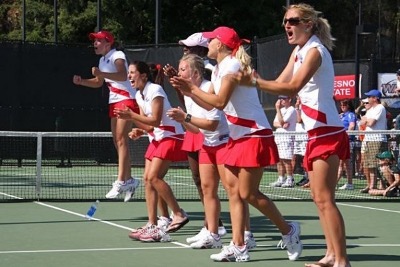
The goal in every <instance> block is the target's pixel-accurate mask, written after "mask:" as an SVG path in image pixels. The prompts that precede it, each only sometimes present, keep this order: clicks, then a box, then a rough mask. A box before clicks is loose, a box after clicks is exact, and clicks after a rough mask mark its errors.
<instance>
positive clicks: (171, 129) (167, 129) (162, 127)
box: [158, 125, 175, 133]
mask: <svg viewBox="0 0 400 267" xmlns="http://www.w3.org/2000/svg"><path fill="white" fill-rule="evenodd" d="M158 128H159V129H161V130H164V131H168V132H173V133H175V127H174V126H168V125H160V126H158Z"/></svg>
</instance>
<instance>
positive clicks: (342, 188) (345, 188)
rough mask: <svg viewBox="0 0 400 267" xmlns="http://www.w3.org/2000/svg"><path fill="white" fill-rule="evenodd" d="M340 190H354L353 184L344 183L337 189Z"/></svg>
mask: <svg viewBox="0 0 400 267" xmlns="http://www.w3.org/2000/svg"><path fill="white" fill-rule="evenodd" d="M339 189H340V190H354V185H353V184H348V183H345V184H344V185H342V186H341V187H339Z"/></svg>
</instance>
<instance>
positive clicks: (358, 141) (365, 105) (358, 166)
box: [354, 98, 370, 179]
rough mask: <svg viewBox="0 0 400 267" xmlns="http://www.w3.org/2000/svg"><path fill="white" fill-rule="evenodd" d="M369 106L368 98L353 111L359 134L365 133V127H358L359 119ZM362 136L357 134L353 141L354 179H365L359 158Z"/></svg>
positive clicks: (361, 101) (360, 158)
mask: <svg viewBox="0 0 400 267" xmlns="http://www.w3.org/2000/svg"><path fill="white" fill-rule="evenodd" d="M369 107H370V105H369V103H368V98H364V99H362V100H360V105H359V106H358V107H357V108H356V109H355V113H356V116H357V127H356V128H357V129H358V130H359V131H361V132H363V131H365V127H366V126H365V125H360V121H361V118H362V117H363V116H364V115H365V113H366V112H367V109H369ZM364 136H365V135H364V134H358V135H357V136H356V141H355V147H354V153H355V155H354V158H355V164H354V165H355V177H358V178H360V179H365V175H364V171H363V166H362V157H361V144H362V141H363V140H364Z"/></svg>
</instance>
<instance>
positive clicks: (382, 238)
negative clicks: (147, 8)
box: [0, 196, 400, 267]
mask: <svg viewBox="0 0 400 267" xmlns="http://www.w3.org/2000/svg"><path fill="white" fill-rule="evenodd" d="M15 197H18V196H15ZM91 203H92V202H40V201H39V202H9V203H2V204H0V213H1V217H0V233H1V240H2V242H1V244H0V266H30V267H35V266H50V265H53V266H54V265H56V266H61V267H62V266H178V267H179V266H188V264H190V265H191V266H210V265H218V264H221V263H214V262H212V261H211V260H210V259H209V256H210V254H213V253H217V252H218V251H219V250H218V249H203V250H194V249H192V248H190V247H189V246H188V244H186V241H185V240H186V238H187V237H189V236H192V235H195V234H196V233H197V232H198V231H199V230H200V229H201V227H202V224H203V211H202V206H201V204H200V202H199V201H181V206H182V207H183V208H184V209H185V210H186V211H187V212H188V214H189V217H190V222H189V223H188V224H187V225H186V226H185V227H183V228H182V229H181V230H179V231H178V232H176V233H173V234H171V237H172V242H168V243H143V242H140V241H132V240H130V239H129V238H128V233H129V232H130V230H131V229H132V228H136V227H140V226H143V225H144V224H145V223H146V222H147V213H146V205H145V202H144V201H142V200H132V201H131V202H128V203H124V202H122V200H119V201H109V202H105V201H101V202H100V204H99V206H98V210H97V212H96V213H95V215H94V218H93V220H91V221H89V220H87V219H86V218H85V214H86V212H87V210H88V209H89V207H90V205H91ZM276 204H277V206H278V207H279V208H280V210H281V212H282V213H283V214H284V216H285V218H286V219H287V220H295V221H299V222H300V224H301V231H302V235H301V237H302V241H303V244H304V250H303V254H302V256H301V257H300V259H299V260H298V261H295V262H291V261H289V260H288V259H287V256H286V251H285V250H281V249H280V248H277V247H276V245H277V244H278V242H279V240H280V234H279V233H278V231H277V229H276V228H275V226H273V225H272V224H271V222H270V221H268V220H266V219H265V217H263V216H261V214H260V213H259V212H258V211H256V210H254V209H251V211H250V212H251V226H252V231H253V233H254V235H255V238H256V241H257V247H256V248H255V249H254V250H252V251H251V252H250V257H251V260H250V262H248V263H245V264H246V265H250V266H304V263H308V262H315V261H318V259H319V258H320V257H321V256H322V255H323V254H324V252H325V248H326V247H325V241H324V238H323V234H322V231H321V228H320V225H319V220H318V217H317V213H316V208H315V206H314V204H313V203H312V202H310V201H305V202H298V201H296V202H291V201H278V202H276ZM338 206H339V208H340V210H341V212H342V214H343V216H344V218H345V223H346V232H347V233H346V234H347V246H348V253H349V257H350V260H351V262H352V266H361V267H367V266H377V265H379V264H383V265H385V266H398V262H399V261H400V253H399V251H400V241H399V235H398V231H397V229H398V224H399V222H400V207H399V205H398V203H390V202H382V203H381V202H341V203H338ZM221 216H222V220H223V221H224V222H225V226H226V228H227V229H228V234H227V235H226V236H224V237H223V242H224V244H225V245H227V244H228V243H229V241H230V238H231V231H230V229H231V227H230V218H229V212H228V203H227V202H226V201H223V202H222V214H221ZM232 264H233V263H232Z"/></svg>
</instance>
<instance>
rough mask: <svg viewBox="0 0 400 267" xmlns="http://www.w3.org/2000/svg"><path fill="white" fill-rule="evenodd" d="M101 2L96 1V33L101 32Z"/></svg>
mask: <svg viewBox="0 0 400 267" xmlns="http://www.w3.org/2000/svg"><path fill="white" fill-rule="evenodd" d="M101 29H102V26H101V0H97V31H101Z"/></svg>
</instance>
